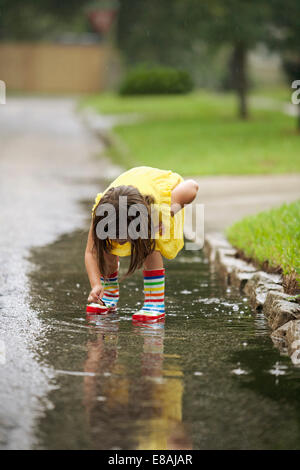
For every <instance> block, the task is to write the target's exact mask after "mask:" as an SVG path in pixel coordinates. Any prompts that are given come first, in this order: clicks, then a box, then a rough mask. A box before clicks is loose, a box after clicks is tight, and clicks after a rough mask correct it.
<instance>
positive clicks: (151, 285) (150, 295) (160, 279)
mask: <svg viewBox="0 0 300 470" xmlns="http://www.w3.org/2000/svg"><path fill="white" fill-rule="evenodd" d="M143 275H144V294H145V299H144V305H143V307H142V308H141V310H139V312H137V313H134V314H133V316H132V319H133V320H137V321H145V320H155V319H160V318H163V317H164V316H165V270H164V267H163V259H162V256H161V254H160V252H159V251H154V252H153V253H152V254H151V255H149V256H148V257H147V258H146V260H145V263H144V271H143Z"/></svg>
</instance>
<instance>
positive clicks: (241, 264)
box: [204, 233, 300, 364]
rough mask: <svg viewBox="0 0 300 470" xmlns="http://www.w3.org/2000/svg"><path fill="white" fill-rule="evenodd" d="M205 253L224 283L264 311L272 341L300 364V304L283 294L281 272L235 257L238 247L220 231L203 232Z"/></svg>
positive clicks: (255, 308)
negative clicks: (269, 270) (271, 272)
mask: <svg viewBox="0 0 300 470" xmlns="http://www.w3.org/2000/svg"><path fill="white" fill-rule="evenodd" d="M204 252H205V253H206V255H207V256H208V258H209V261H210V262H211V263H213V264H214V265H215V266H216V268H217V270H218V272H219V273H220V275H221V276H222V277H223V279H224V281H225V282H226V284H228V285H233V286H235V287H237V288H239V289H240V290H241V291H242V292H243V293H244V294H246V295H247V297H249V301H250V304H251V306H252V308H253V309H254V310H255V311H256V312H263V313H264V315H265V317H266V318H267V320H268V324H269V326H270V328H271V330H272V333H271V338H272V340H273V342H274V344H275V345H276V346H277V347H279V348H280V349H281V350H282V351H284V352H285V351H287V352H288V354H289V355H290V357H291V360H292V362H293V364H300V306H299V304H297V303H296V302H291V301H290V300H289V299H290V297H291V296H290V295H288V294H285V293H284V289H283V286H282V277H281V275H279V274H269V273H266V272H264V271H259V270H258V269H257V268H256V267H255V266H254V265H253V264H251V263H247V262H246V261H243V260H241V259H239V258H237V257H236V255H237V250H236V249H235V248H233V247H232V246H231V245H230V243H229V242H228V240H227V239H226V238H225V237H224V235H222V234H221V233H214V234H208V235H206V237H205V241H204Z"/></svg>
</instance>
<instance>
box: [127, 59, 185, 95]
mask: <svg viewBox="0 0 300 470" xmlns="http://www.w3.org/2000/svg"><path fill="white" fill-rule="evenodd" d="M192 88H193V83H192V80H191V78H190V76H189V74H188V73H187V72H186V71H183V70H176V69H172V68H170V67H150V68H149V67H146V66H139V67H136V68H134V69H132V70H131V71H130V72H129V73H128V74H127V76H126V77H125V79H124V81H123V83H122V84H121V87H120V94H121V95H151V94H182V93H188V92H189V91H191V90H192Z"/></svg>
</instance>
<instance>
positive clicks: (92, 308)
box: [86, 271, 119, 315]
mask: <svg viewBox="0 0 300 470" xmlns="http://www.w3.org/2000/svg"><path fill="white" fill-rule="evenodd" d="M101 282H102V284H103V286H104V294H103V297H102V299H101V300H102V302H103V305H100V304H98V303H90V304H88V305H87V307H86V311H87V313H95V314H100V315H105V314H107V313H109V312H111V311H113V310H115V309H116V307H117V303H118V300H119V281H118V271H115V272H114V273H112V274H110V275H109V277H108V278H106V279H104V278H103V277H102V276H101Z"/></svg>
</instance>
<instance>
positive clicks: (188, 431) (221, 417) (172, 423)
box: [31, 231, 300, 449]
mask: <svg viewBox="0 0 300 470" xmlns="http://www.w3.org/2000/svg"><path fill="white" fill-rule="evenodd" d="M85 242H86V233H85V232H82V231H81V232H79V231H78V232H75V233H73V234H71V235H68V236H64V237H62V238H60V239H59V240H58V241H57V242H56V243H54V244H51V245H48V246H46V247H44V248H38V249H36V250H35V251H34V253H33V256H32V259H31V261H32V262H33V263H34V264H35V266H36V269H35V270H34V272H33V273H32V275H31V304H32V308H34V309H35V311H37V312H38V316H39V317H40V318H41V319H42V321H43V323H44V325H45V324H46V325H47V328H44V333H43V334H44V337H43V342H42V346H41V347H40V348H39V351H40V352H39V360H40V361H41V362H43V363H44V364H48V366H49V368H51V369H53V370H54V371H55V374H56V375H55V389H53V390H52V391H51V392H50V393H49V395H48V397H47V398H48V401H49V403H51V406H49V407H48V409H47V411H46V412H45V415H44V417H41V419H40V420H39V422H38V424H37V426H36V429H35V433H36V438H37V440H38V446H37V447H38V448H46V449H62V448H64V449H299V447H300V429H299V422H300V400H299V396H300V381H299V378H300V370H299V369H297V368H296V367H295V366H293V365H292V364H291V362H290V360H289V358H288V357H285V356H281V355H280V353H279V351H278V350H277V349H276V348H275V347H274V346H273V343H272V341H271V339H270V337H269V330H268V327H267V325H266V322H265V320H264V318H263V316H261V315H254V314H253V313H252V312H251V309H250V307H249V305H248V303H247V300H246V299H243V298H242V297H241V296H240V295H239V293H238V292H236V291H235V290H234V289H226V288H225V287H224V286H223V284H222V282H221V280H220V279H219V278H218V276H217V275H216V274H215V273H214V272H213V270H212V269H210V268H209V266H208V265H207V263H206V260H205V259H204V258H203V256H202V254H201V252H199V253H198V254H197V263H194V262H193V258H195V254H194V253H193V252H191V255H189V253H188V252H184V253H183V254H182V255H181V256H179V258H178V260H174V261H172V262H167V263H166V276H167V277H166V292H167V301H166V305H167V316H166V319H165V321H164V322H160V323H155V324H133V323H132V321H131V315H132V313H133V312H134V311H135V310H136V307H137V306H138V304H139V305H140V303H141V302H142V278H141V273H136V274H135V275H134V276H132V277H131V278H130V279H128V280H125V281H124V282H123V283H122V284H121V289H120V293H121V300H120V307H119V310H118V313H112V314H110V315H108V316H105V317H101V316H95V315H94V316H91V317H89V318H88V319H87V318H86V316H85V313H84V309H85V300H86V296H87V292H88V290H89V286H88V281H87V278H86V274H85V271H84V264H83V253H84V248H85ZM189 256H191V261H190V262H188V261H186V260H187V259H188V258H189ZM182 259H184V260H185V261H186V262H183V261H182ZM123 269H124V270H125V269H126V267H125V268H124V267H123ZM287 430H288V432H287Z"/></svg>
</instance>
